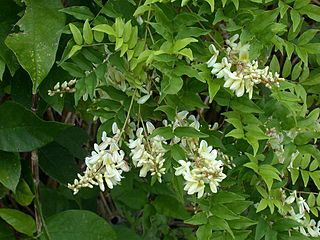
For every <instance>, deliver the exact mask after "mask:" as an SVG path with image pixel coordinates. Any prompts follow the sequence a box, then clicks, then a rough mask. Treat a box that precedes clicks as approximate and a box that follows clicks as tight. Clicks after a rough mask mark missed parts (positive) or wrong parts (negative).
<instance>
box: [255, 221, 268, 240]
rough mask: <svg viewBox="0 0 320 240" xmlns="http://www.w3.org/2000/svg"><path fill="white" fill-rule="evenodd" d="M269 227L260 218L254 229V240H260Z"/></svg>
mask: <svg viewBox="0 0 320 240" xmlns="http://www.w3.org/2000/svg"><path fill="white" fill-rule="evenodd" d="M268 227H269V225H268V223H267V222H266V221H265V220H264V219H263V218H262V217H260V219H259V222H258V224H257V227H256V232H255V237H254V240H260V239H261V238H263V237H264V236H265V234H266V229H267V228H268Z"/></svg>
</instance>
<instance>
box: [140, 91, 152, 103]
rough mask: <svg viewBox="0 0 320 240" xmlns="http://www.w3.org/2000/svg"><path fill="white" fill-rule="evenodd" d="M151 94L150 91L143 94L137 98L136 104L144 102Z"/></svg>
mask: <svg viewBox="0 0 320 240" xmlns="http://www.w3.org/2000/svg"><path fill="white" fill-rule="evenodd" d="M151 95H152V91H151V92H150V93H149V94H147V95H144V96H142V97H141V98H139V99H138V101H137V103H138V104H144V103H145V102H146V101H148V99H149V98H150V97H151Z"/></svg>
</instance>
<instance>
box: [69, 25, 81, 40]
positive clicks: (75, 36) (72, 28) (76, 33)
mask: <svg viewBox="0 0 320 240" xmlns="http://www.w3.org/2000/svg"><path fill="white" fill-rule="evenodd" d="M69 28H70V31H71V33H72V36H73V40H74V41H75V43H76V44H78V45H82V35H81V32H80V30H79V28H77V26H76V25H74V24H72V23H69Z"/></svg>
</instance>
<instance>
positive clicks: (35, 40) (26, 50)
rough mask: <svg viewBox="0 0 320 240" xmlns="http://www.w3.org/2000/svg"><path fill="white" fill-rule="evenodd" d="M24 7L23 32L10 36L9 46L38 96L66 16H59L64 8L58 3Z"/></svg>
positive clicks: (41, 1) (36, 1)
mask: <svg viewBox="0 0 320 240" xmlns="http://www.w3.org/2000/svg"><path fill="white" fill-rule="evenodd" d="M25 3H26V5H27V8H26V11H25V15H24V16H23V17H22V18H21V19H20V21H19V22H18V23H17V25H18V26H19V27H20V31H21V32H19V33H13V34H10V35H9V36H8V38H7V39H6V44H7V46H8V47H9V48H10V49H11V50H12V51H13V52H14V53H15V54H16V56H17V58H18V61H19V63H20V64H21V66H22V67H23V68H24V69H25V70H26V71H27V72H28V73H29V75H30V77H31V79H32V80H33V93H35V92H36V89H37V88H38V86H39V84H40V83H41V81H42V80H43V79H44V78H45V77H46V76H47V74H48V73H49V71H50V69H51V67H52V65H53V64H54V61H55V56H56V51H57V49H58V43H59V39H60V35H61V33H62V30H63V28H64V22H65V16H64V14H63V13H60V12H58V9H59V8H61V7H62V4H61V1H59V0H52V1H45V0H33V1H26V2H25Z"/></svg>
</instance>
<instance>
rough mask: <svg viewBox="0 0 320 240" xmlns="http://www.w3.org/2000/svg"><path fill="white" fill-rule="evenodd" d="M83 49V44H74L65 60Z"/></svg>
mask: <svg viewBox="0 0 320 240" xmlns="http://www.w3.org/2000/svg"><path fill="white" fill-rule="evenodd" d="M81 49H82V46H80V45H74V46H72V48H71V50H70V52H69V54H68V57H67V58H66V59H65V60H67V59H69V58H71V57H72V56H73V55H74V54H76V53H77V52H79V51H80V50H81Z"/></svg>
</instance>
